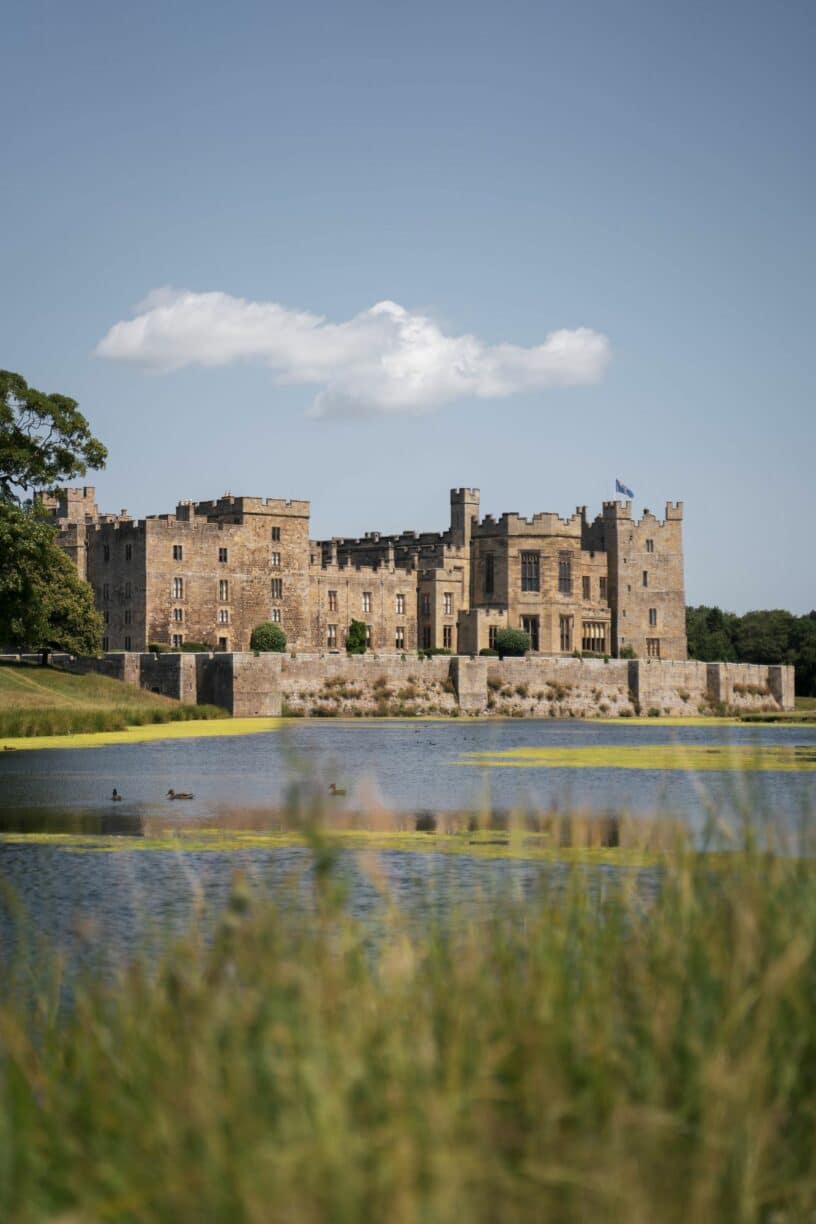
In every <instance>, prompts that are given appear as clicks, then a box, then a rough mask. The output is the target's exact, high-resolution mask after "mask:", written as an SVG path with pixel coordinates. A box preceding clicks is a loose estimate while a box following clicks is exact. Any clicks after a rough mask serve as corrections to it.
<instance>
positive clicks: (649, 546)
mask: <svg viewBox="0 0 816 1224" xmlns="http://www.w3.org/2000/svg"><path fill="white" fill-rule="evenodd" d="M646 551H647V552H654V540H647V541H646Z"/></svg>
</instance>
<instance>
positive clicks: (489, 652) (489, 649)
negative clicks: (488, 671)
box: [479, 646, 499, 659]
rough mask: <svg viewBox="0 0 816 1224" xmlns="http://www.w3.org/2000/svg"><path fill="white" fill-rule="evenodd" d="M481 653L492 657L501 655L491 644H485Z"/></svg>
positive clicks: (495, 657)
mask: <svg viewBox="0 0 816 1224" xmlns="http://www.w3.org/2000/svg"><path fill="white" fill-rule="evenodd" d="M479 654H480V655H489V656H490V657H491V658H492V659H497V658H498V657H499V652H498V650H493V648H492V647H490V646H483V647H482V649H481V650H480V651H479Z"/></svg>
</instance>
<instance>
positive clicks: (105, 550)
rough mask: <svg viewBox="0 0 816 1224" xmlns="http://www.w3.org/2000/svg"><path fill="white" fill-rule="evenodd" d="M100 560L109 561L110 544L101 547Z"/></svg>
mask: <svg viewBox="0 0 816 1224" xmlns="http://www.w3.org/2000/svg"><path fill="white" fill-rule="evenodd" d="M102 560H103V561H110V544H103V546H102Z"/></svg>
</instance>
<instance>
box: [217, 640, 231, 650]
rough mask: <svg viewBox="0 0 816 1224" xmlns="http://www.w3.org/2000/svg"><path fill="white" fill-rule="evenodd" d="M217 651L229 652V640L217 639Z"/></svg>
mask: <svg viewBox="0 0 816 1224" xmlns="http://www.w3.org/2000/svg"><path fill="white" fill-rule="evenodd" d="M218 649H219V650H229V639H228V638H219V639H218Z"/></svg>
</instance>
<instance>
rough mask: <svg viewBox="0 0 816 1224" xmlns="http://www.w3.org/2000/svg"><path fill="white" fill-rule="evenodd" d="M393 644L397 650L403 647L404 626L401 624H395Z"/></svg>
mask: <svg viewBox="0 0 816 1224" xmlns="http://www.w3.org/2000/svg"><path fill="white" fill-rule="evenodd" d="M394 645H395V646H396V648H397V650H404V649H405V628H404V626H403V625H397V628H396V631H395V633H394Z"/></svg>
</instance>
